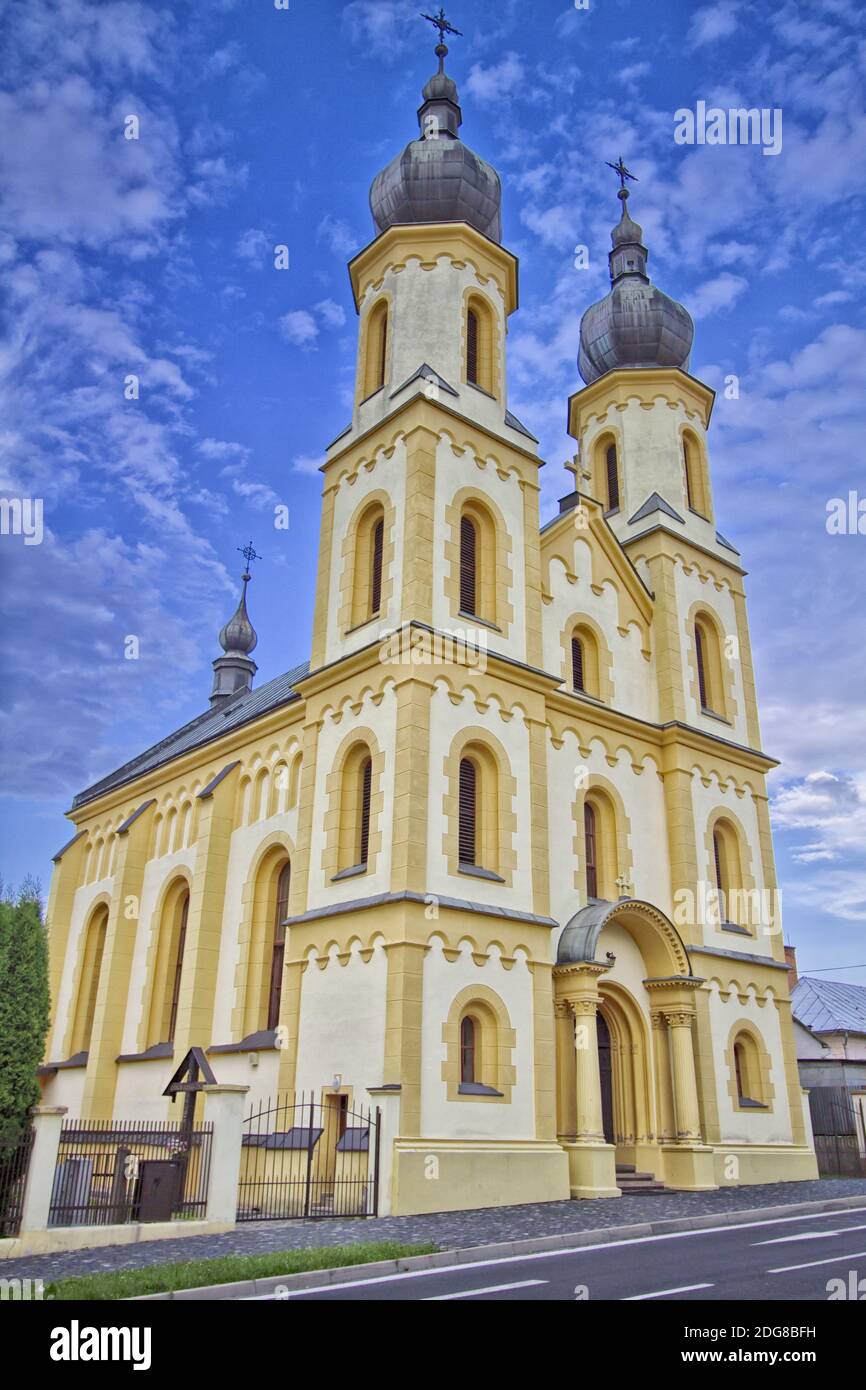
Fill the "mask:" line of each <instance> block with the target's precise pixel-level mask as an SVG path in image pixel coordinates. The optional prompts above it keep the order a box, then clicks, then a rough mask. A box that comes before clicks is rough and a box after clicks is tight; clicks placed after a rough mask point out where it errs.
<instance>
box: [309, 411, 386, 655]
mask: <svg viewBox="0 0 866 1390" xmlns="http://www.w3.org/2000/svg"><path fill="white" fill-rule="evenodd" d="M374 492H386V493H387V494H388V496H389V498H390V501H391V506H392V507H393V508H394V518H393V522H392V525H391V527H390V531H389V534H388V536H387V537H386V543H390V544H391V545H392V546H393V550H394V554H393V558H392V559H391V562H390V564H389V566H388V568H387V570H385V571H384V572H383V575H382V583H383V592H384V587H385V585H386V584H387V583H388V582H389V581H390V584H391V597H390V599H389V600H388V603H387V606H386V608H385V610H384V611H383V612H382V613H381V615H380V616H379V617H378V618H376V619H374V620H373V621H371V622H369V623H364V624H363V625H362V626H361V627H358V628H356V629H355V630H354V631H353V632H351V633H348V634H347V633H346V632H344V631H343V629H342V628H341V626H340V623H339V613H340V609H341V607H342V605H343V601H344V594H343V590H342V587H341V585H342V580H343V573H344V570H345V566H346V557H345V555H344V554H343V541H344V540H345V538H346V534H347V532H348V530H349V526H350V524H351V522H352V518H353V517H356V516H357V515H358V511H359V508H361V507H362V506H363V503H364V500H365V498H367V497H369V496H370V495H371V493H374ZM405 524H406V441H405V440H404V439H403V438H402V437H401V438H399V439H398V440H397V441H396V443H395V445H394V452H393V453H392V454H391V457H390V458H386V457H385V454H384V452H383V451H381V450H380V451H379V452H378V453H377V455H376V466H375V468H372V469H370V470H369V471H368V470H367V469H366V468H362V469H361V470H360V472H359V473H358V474H357V475H356V477H355V479H354V481H353V482H352V483H349V482H347V481H346V480H345V479H344V480H343V481H342V482H341V483H340V486H339V488H338V489H337V495H336V498H335V499H334V533H333V541H332V545H331V579H330V586H329V591H328V629H327V641H326V647H325V651H326V656H325V661H326V663H327V662H330V661H336V660H337V659H338V658H339V657H341V656H346V655H347V654H348V653H349V652H354V651H358V650H359V649H360V648H361V647H366V646H368V645H369V644H370V643H371V642H374V641H376V639H377V637H378V635H379V633H380V632H381V631H384V630H385V629H386V628H389V627H391V628H395V627H399V625H400V622H401V598H402V592H403V548H404V547H403V534H404V529H405Z"/></svg>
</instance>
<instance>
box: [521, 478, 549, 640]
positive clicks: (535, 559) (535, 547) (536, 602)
mask: <svg viewBox="0 0 866 1390" xmlns="http://www.w3.org/2000/svg"><path fill="white" fill-rule="evenodd" d="M520 490H521V492H522V493H523V553H524V568H525V577H526V660H527V662H528V663H529V665H530V666H539V667H541V666H543V665H544V657H543V652H542V619H541V588H542V584H541V539H540V521H539V515H538V494H539V487H538V485H537V483H530V482H527V481H526V479H521V482H520Z"/></svg>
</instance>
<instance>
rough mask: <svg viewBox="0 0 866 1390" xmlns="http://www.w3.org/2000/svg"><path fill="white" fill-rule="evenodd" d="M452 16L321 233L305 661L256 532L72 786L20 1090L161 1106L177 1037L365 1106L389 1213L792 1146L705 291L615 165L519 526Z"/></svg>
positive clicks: (497, 200) (756, 758) (805, 1174)
mask: <svg viewBox="0 0 866 1390" xmlns="http://www.w3.org/2000/svg"><path fill="white" fill-rule="evenodd" d="M447 51H448V50H447V49H446V47H445V45H444V43H443V42H442V41H441V38H440V43H439V45H438V46H437V49H436V53H437V57H438V59H439V68H438V71H437V72H436V73H435V74H434V75H433V76H432V77H431V78H430V80H429V81H428V83H427V85H426V86H425V87H424V90H423V101H422V105H421V106H420V109H419V111H418V120H419V126H420V133H419V137H418V138H416V139H413V140H412V141H411V142H410V143H409V144H408V145H407V146H406V148H405V149H404V150H403V151H402V152H401V153H398V154H397V155H396V156H395V158H394V159H393V160H392V161H391V162H390V163H389V164H388V165H387V167H386V168H384V169H383V170H382V172H381V173H379V174H378V175H377V176H376V177H375V179H374V180H373V184H372V188H371V193H370V206H371V210H372V214H373V224H374V228H373V235H372V238H371V240H370V242H369V244H368V245H367V246H365V247H364V248H363V250H360V251H359V252H358V254H357V255H356V256H355V257H354V258H353V259H352V260H351V262H350V263H349V273H350V277H351V284H352V290H353V294H354V301H355V307H356V310H357V314H358V348H357V372H356V379H355V399H354V407H353V410H352V417H351V422H350V423H349V425H348V427H347V428H346V429H345V431H344V432H343V433H342V434H341V435H340V436H339V437H338V438H337V439H335V440H334V441H333V443H332V444H330V445H329V446H328V448H327V451H326V456H325V462H324V464H323V466H322V470H321V471H322V511H321V533H320V541H319V556H318V577H317V584H316V598H315V612H314V616H313V627H312V640H311V643H310V648H309V652H310V655H309V660H308V661H305V662H304V663H303V664H302V665H299V666H296V667H295V668H294V669H293V670H290V671H288V672H287V673H286V674H285V675H282V676H278V677H277V678H276V679H274V680H271V681H269V682H267V683H266V684H262V685H259V686H256V685H255V683H254V676H255V673H256V666H255V663H254V661H253V659H252V651H253V649H254V647H255V645H256V634H255V631H254V629H253V626H252V623H251V621H250V617H249V615H248V611H247V586H248V581H249V577H250V576H249V563H248V564H247V570H246V572H245V573H244V575H243V593H242V596H241V599H240V602H239V606H238V609H237V611H236V613H235V614H234V616H233V617H232V618H231V619H230V620H229V622H228V623H227V624H226V626H225V627H224V628H223V630H222V632H221V633H220V645H221V647H222V655H220V656H218V657H217V659H216V660H215V661H214V663H213V665H214V679H213V690H212V693H211V696H210V705H209V707H208V708H206V709H205V711H204V713H202V714H200V715H199V716H198V717H197V718H195V719H193V720H192V721H191V722H190V723H188V724H186V725H185V726H184V727H183V728H181V729H179V730H178V731H177V732H175V733H173V734H170V735H169V736H167V737H166V738H164V739H163V740H162V741H161V742H160V743H158V744H156V745H155V746H154V747H152V748H150V749H148V750H147V751H146V752H144V753H142V754H141V755H140V756H139V757H137V758H134V759H133V760H132V761H131V762H129V763H127V764H126V765H124V766H123V767H120V768H118V769H117V770H116V771H115V772H112V773H111V774H110V775H109V776H106V777H104V778H103V779H102V780H101V781H99V782H97V783H95V784H94V785H93V786H90V787H88V788H87V789H86V790H84V791H82V792H81V793H80V794H79V795H78V796H76V797H75V799H74V801H73V804H72V808H71V810H70V812H69V815H70V818H71V820H72V822H73V823H74V827H75V834H74V837H73V838H72V839H71V840H70V841H69V843H68V844H67V845H66V846H65V847H64V848H63V849H62V850H61V851H60V852H59V853H58V854H57V856H56V858H55V869H54V875H53V879H52V884H51V893H50V902H49V909H48V913H49V928H50V952H51V964H50V980H51V997H52V1027H51V1032H50V1036H49V1040H48V1047H47V1053H46V1059H45V1064H44V1066H43V1068H42V1069H41V1070H42V1080H43V1086H44V1101H45V1103H46V1104H51V1105H63V1106H66V1107H67V1108H68V1112H69V1114H70V1115H71V1116H76V1117H81V1118H83V1119H96V1120H99V1119H107V1118H110V1117H115V1118H117V1119H130V1118H149V1119H157V1120H159V1119H162V1118H167V1117H168V1116H169V1115H171V1114H173V1113H176V1112H173V1111H172V1110H171V1106H170V1102H169V1101H168V1100H167V1099H166V1098H165V1097H164V1095H163V1092H164V1090H165V1087H166V1084H167V1083H168V1081H169V1079H170V1078H171V1076H172V1074H173V1072H174V1071H175V1070H176V1068H177V1067H178V1065H179V1063H180V1062H181V1060H182V1059H183V1057H184V1056H185V1054H186V1053H187V1051H188V1050H189V1049H190V1048H191V1047H198V1048H201V1049H202V1050H203V1051H204V1052H205V1054H206V1055H207V1058H208V1060H209V1063H210V1065H211V1067H212V1069H213V1071H214V1074H215V1075H216V1077H217V1080H218V1081H219V1082H220V1083H237V1084H243V1085H247V1086H249V1088H250V1089H249V1101H250V1104H252V1105H259V1104H260V1103H261V1102H262V1101H266V1099H267V1097H270V1096H276V1095H277V1094H285V1093H294V1092H305V1093H307V1094H310V1093H312V1094H314V1095H315V1096H317V1097H323V1098H324V1097H326V1096H328V1097H330V1096H345V1097H347V1098H348V1103H349V1104H351V1105H358V1104H363V1105H365V1106H370V1105H373V1106H378V1107H380V1109H381V1113H382V1116H383V1120H382V1127H381V1135H380V1138H381V1145H382V1162H383V1168H382V1172H383V1175H384V1180H385V1182H386V1187H387V1191H386V1192H385V1193H384V1196H383V1202H382V1205H381V1207H380V1209H381V1210H391V1211H394V1212H396V1213H408V1212H420V1211H447V1210H453V1209H457V1208H471V1207H481V1206H492V1205H500V1204H508V1203H521V1202H535V1201H546V1200H557V1199H562V1198H567V1197H569V1196H572V1197H585V1198H592V1197H611V1196H617V1195H618V1194H619V1193H620V1191H622V1190H623V1189H624V1188H628V1187H629V1186H633V1185H634V1183H635V1182H636V1181H638V1180H639V1179H638V1178H637V1176H636V1175H640V1174H646V1175H649V1176H650V1178H651V1179H652V1181H653V1182H654V1183H655V1184H659V1185H665V1186H667V1187H670V1188H677V1189H687V1190H698V1189H711V1188H714V1187H718V1186H723V1185H730V1184H739V1183H762V1182H776V1181H783V1180H795V1179H805V1178H812V1177H814V1176H816V1166H815V1157H814V1153H813V1151H812V1146H811V1139H810V1134H809V1129H808V1122H807V1119H806V1117H805V1113H804V1095H803V1092H802V1090H801V1086H800V1081H799V1078H798V1071H797V1059H796V1055H795V1048H794V1037H793V1031H792V1021H791V1005H790V998H789V990H788V979H787V972H786V963H785V953H784V948H783V944H782V935H781V922H780V920H779V913H778V908H777V894H776V877H775V869H774V862H773V844H772V836H771V830H770V818H769V812H768V800H767V789H766V775H767V773H768V771H769V770H771V769H772V768H773V767H774V766H775V763H774V761H773V759H772V758H770V757H768V756H767V754H765V753H764V752H763V751H762V749H761V736H760V730H759V725H758V710H757V701H756V695H755V683H754V676H753V670H752V659H751V654H750V646H749V634H748V624H747V617H746V600H745V593H744V574H745V571H744V569H743V567H742V563H741V557H740V554H739V552H738V551H737V550H736V548H735V547H734V545H733V544H732V543H731V542H730V541H729V540H726V539H725V538H724V536H722V535H721V534H720V533H719V531H718V530H717V527H716V521H715V517H714V505H713V484H712V468H711V462H710V449H709V431H710V420H711V415H712V410H713V399H714V396H713V391H712V390H711V389H710V388H709V387H708V386H706V385H705V384H704V383H703V382H701V381H699V380H698V379H697V378H696V377H694V376H692V375H691V374H690V371H689V358H690V351H691V347H692V339H693V333H694V328H693V324H692V320H691V318H690V316H689V314H688V312H687V311H686V309H685V308H684V307H683V306H682V305H681V304H678V303H676V302H675V301H674V300H673V299H671V298H669V297H668V296H667V295H666V294H664V293H663V292H662V291H661V290H660V289H659V288H658V287H657V286H656V285H654V284H653V282H652V279H651V278H650V274H649V269H648V259H649V255H648V251H647V247H646V246H645V245H644V240H643V233H642V230H641V228H640V226H639V225H638V224H637V223H636V222H635V221H634V220H633V218H632V216H631V215H630V211H629V203H630V198H629V190H628V188H627V187H626V186H625V185H626V179H627V171H626V170H625V168H624V166H622V164H620V166H618V172H620V176H621V183H622V187H621V188H620V191H619V200H620V213H619V220H618V222H617V223H616V226H615V227H614V229H613V232H612V237H611V241H612V249H611V251H610V257H609V259H610V281H611V284H610V291H609V293H608V294H607V295H605V297H604V298H603V299H601V300H600V301H599V302H598V303H596V304H593V305H591V306H590V307H588V308H587V309H586V312H585V313H584V316H583V320H582V324H581V331H580V352H579V359H578V363H577V366H578V369H579V372H580V376H581V378H582V380H583V385H581V386H579V388H578V389H576V390H575V393H574V395H573V396H572V397H571V398H570V400H569V401H568V403H567V410H568V428H569V431H570V433H571V435H572V436H573V438H574V439H575V441H576V452H575V455H574V460H573V462H572V463H571V464H570V465H569V467H570V470H571V474H572V476H571V477H570V478H569V480H568V484H567V486H568V491H567V492H566V495H565V496H564V497H563V498H562V500H561V502H560V504H559V513H558V515H556V516H555V517H554V518H553V519H552V520H550V521H547V522H546V524H544V525H541V522H540V512H539V491H540V489H539V469H540V468H541V467H542V464H543V460H542V459H541V458H540V457H539V453H538V444H537V441H536V440H535V439H534V437H533V436H532V435H531V433H530V432H529V430H528V429H527V428H526V427H525V426H524V425H523V424H522V423H521V422H520V420H518V419H517V418H516V417H515V416H514V415H513V414H512V413H511V411H510V410H509V409H508V403H507V395H506V381H507V336H508V327H509V319H510V317H511V315H512V314H513V313H515V312H516V310H517V308H518V265H517V260H516V258H515V256H514V255H513V254H512V253H511V252H510V251H509V250H508V249H507V247H506V246H504V245H503V243H502V223H501V185H500V179H499V176H498V174H497V173H496V171H495V170H494V169H493V168H492V167H491V166H490V165H489V164H488V163H486V162H485V161H484V160H483V159H481V158H480V157H479V156H478V155H477V154H475V153H474V152H473V150H472V149H471V148H470V147H469V146H468V145H466V144H465V143H464V142H463V141H462V140H461V138H460V127H461V123H462V113H461V108H460V104H459V100H458V92H457V87H456V85H455V82H454V80H453V79H452V78H451V76H450V75H448V73H447V72H446V71H445V56H446V54H447ZM579 280H580V277H576V282H577V283H579ZM575 385H576V387H577V386H578V383H577V382H575ZM565 405H566V403H565V402H563V406H564V407H565ZM203 703H205V693H204V692H203Z"/></svg>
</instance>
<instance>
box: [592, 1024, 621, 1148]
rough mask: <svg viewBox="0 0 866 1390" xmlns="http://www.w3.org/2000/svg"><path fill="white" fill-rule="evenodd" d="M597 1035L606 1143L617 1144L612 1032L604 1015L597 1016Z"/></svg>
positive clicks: (602, 1117)
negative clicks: (614, 1116) (614, 1115)
mask: <svg viewBox="0 0 866 1390" xmlns="http://www.w3.org/2000/svg"><path fill="white" fill-rule="evenodd" d="M595 1027H596V1035H597V1038H598V1070H599V1076H600V1078H601V1119H602V1128H603V1130H604V1138H605V1143H607V1144H615V1143H616V1137H615V1135H616V1131H615V1129H614V1122H613V1057H612V1055H611V1044H610V1030H609V1029H608V1026H607V1022H606V1020H605V1017H604V1014H603V1013H602V1012H601V1010H599V1012H598V1013H597V1014H596V1021H595Z"/></svg>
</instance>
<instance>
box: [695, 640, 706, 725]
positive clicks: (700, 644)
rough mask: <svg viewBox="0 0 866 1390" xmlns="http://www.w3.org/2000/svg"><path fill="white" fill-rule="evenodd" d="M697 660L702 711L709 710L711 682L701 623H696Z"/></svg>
mask: <svg viewBox="0 0 866 1390" xmlns="http://www.w3.org/2000/svg"><path fill="white" fill-rule="evenodd" d="M695 658H696V660H697V663H698V691H699V692H700V697H701V709H709V706H710V698H709V682H708V680H707V662H706V654H705V652H704V630H703V628H702V627H701V625H700V623H695Z"/></svg>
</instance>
